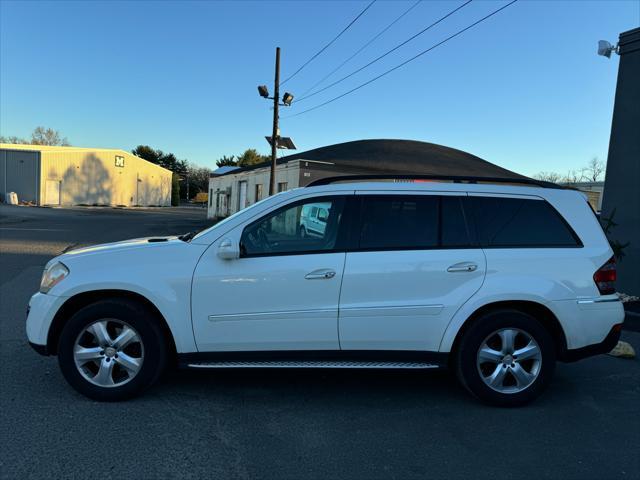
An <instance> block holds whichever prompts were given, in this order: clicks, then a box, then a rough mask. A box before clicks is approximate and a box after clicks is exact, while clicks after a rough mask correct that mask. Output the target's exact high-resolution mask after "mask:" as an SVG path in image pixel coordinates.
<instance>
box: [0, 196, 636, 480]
mask: <svg viewBox="0 0 640 480" xmlns="http://www.w3.org/2000/svg"><path fill="white" fill-rule="evenodd" d="M206 225H207V221H206V219H205V213H204V210H200V209H193V208H175V209H145V210H118V209H108V208H102V209H100V208H98V209H87V208H85V209H40V208H27V207H8V206H0V271H1V272H2V275H1V276H0V305H1V310H0V362H1V364H0V365H1V366H2V368H0V417H1V422H0V477H1V478H8V479H14V478H15V479H18V478H20V479H24V478H103V479H108V478H123V479H124V478H136V479H137V478H140V479H146V478H225V479H226V478H296V479H301V478H310V479H316V478H318V479H320V478H397V479H407V478H421V479H424V478H452V477H456V476H457V477H464V478H474V479H476V478H477V479H482V478H501V479H503V478H514V479H521V478H536V479H542V478H562V479H587V478H594V479H595V478H598V479H602V478H625V479H630V478H640V455H639V454H638V452H640V362H638V360H637V359H633V360H623V359H619V358H613V357H609V356H599V357H595V358H591V359H587V360H584V361H582V362H579V363H574V364H559V365H558V368H557V370H556V376H555V379H554V381H553V382H552V384H551V385H550V388H549V390H548V391H547V392H546V393H545V394H544V395H543V396H542V397H541V398H540V399H539V400H537V401H536V402H535V403H533V404H531V405H529V406H527V407H525V408H519V409H499V408H490V407H486V406H483V405H481V404H478V403H477V402H475V401H474V400H473V399H472V398H470V397H469V396H468V395H467V394H466V392H464V391H463V390H462V389H461V388H460V387H459V386H458V385H457V383H456V382H455V380H454V378H453V377H452V376H451V375H450V374H449V373H447V372H424V373H423V372H391V371H341V370H339V371H332V370H271V371H265V370H257V371H256V370H246V371H238V370H231V371H220V372H202V371H197V372H190V371H178V372H171V373H170V374H168V375H167V377H166V378H165V379H164V380H163V381H162V382H161V383H160V384H159V385H157V386H156V387H154V388H153V389H152V390H150V391H149V392H148V393H147V394H146V395H145V396H143V397H141V398H138V399H135V400H132V401H129V402H125V403H112V404H106V403H99V402H94V401H91V400H88V399H86V398H84V397H82V396H81V395H79V394H77V393H76V392H75V391H74V390H72V389H71V388H70V387H69V386H67V384H66V382H65V381H64V379H63V378H62V376H61V374H60V372H59V370H58V365H57V362H56V359H55V357H41V356H39V355H38V354H36V353H35V352H34V351H32V350H31V349H30V348H29V346H28V345H27V343H26V337H25V332H24V321H25V309H26V305H27V302H28V300H29V297H30V296H31V294H32V293H33V292H35V291H36V290H37V289H38V285H39V280H40V275H41V273H42V269H43V267H44V264H45V263H46V262H47V261H48V260H49V259H50V258H51V257H53V256H55V255H57V254H58V253H60V252H61V251H62V250H63V249H65V248H67V247H68V246H70V245H87V244H95V243H102V242H107V241H115V240H122V239H126V238H134V237H141V236H151V235H168V234H178V233H184V232H187V231H190V230H194V229H198V228H202V227H204V226H206ZM132 268H135V265H132ZM623 338H624V339H625V340H627V341H629V342H630V343H631V344H632V345H633V346H634V347H635V349H636V351H640V333H636V332H629V331H625V332H624V333H623Z"/></svg>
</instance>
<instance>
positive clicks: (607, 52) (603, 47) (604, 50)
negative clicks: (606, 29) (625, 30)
mask: <svg viewBox="0 0 640 480" xmlns="http://www.w3.org/2000/svg"><path fill="white" fill-rule="evenodd" d="M612 52H615V53H618V47H617V46H616V47H614V46H613V45H611V42H607V41H606V40H598V55H600V56H603V57H607V58H611V53H612Z"/></svg>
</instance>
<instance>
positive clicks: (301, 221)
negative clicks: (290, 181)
mask: <svg viewBox="0 0 640 480" xmlns="http://www.w3.org/2000/svg"><path fill="white" fill-rule="evenodd" d="M343 206H344V197H321V198H316V199H309V200H305V201H302V202H296V203H294V204H291V205H287V206H285V207H282V208H280V209H278V210H276V211H275V212H272V213H270V214H267V215H266V216H264V217H262V218H261V219H259V220H257V221H255V222H253V223H251V224H250V225H248V226H246V227H245V229H244V230H243V232H242V237H241V239H240V252H241V256H243V257H250V256H265V255H285V254H290V255H294V254H299V253H311V252H328V251H335V250H336V249H338V240H339V239H338V227H339V225H340V220H341V217H342V210H343ZM320 209H322V210H324V211H326V221H324V222H322V223H318V222H317V221H316V222H311V221H310V217H309V213H310V212H312V211H315V212H317V211H318V210H320Z"/></svg>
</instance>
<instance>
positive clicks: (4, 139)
mask: <svg viewBox="0 0 640 480" xmlns="http://www.w3.org/2000/svg"><path fill="white" fill-rule="evenodd" d="M0 143H12V144H14V145H17V144H26V143H29V141H28V140H25V139H24V138H20V137H16V136H15V135H10V136H8V137H5V136H2V135H0Z"/></svg>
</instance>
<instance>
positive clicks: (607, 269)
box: [593, 257, 616, 295]
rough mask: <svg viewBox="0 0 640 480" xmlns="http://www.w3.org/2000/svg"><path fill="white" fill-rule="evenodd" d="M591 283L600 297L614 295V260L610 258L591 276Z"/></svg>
mask: <svg viewBox="0 0 640 480" xmlns="http://www.w3.org/2000/svg"><path fill="white" fill-rule="evenodd" d="M593 281H594V282H596V286H597V287H598V290H599V291H600V295H609V294H611V293H616V285H615V284H616V259H615V257H611V258H610V259H609V260H608V261H607V263H605V264H604V265H603V266H601V267H600V268H599V269H598V270H597V271H596V273H594V274H593Z"/></svg>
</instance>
